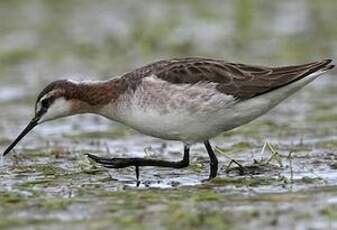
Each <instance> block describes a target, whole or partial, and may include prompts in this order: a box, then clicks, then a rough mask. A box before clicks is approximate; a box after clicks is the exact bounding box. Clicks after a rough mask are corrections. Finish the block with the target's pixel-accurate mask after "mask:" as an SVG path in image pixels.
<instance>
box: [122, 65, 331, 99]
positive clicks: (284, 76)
mask: <svg viewBox="0 0 337 230" xmlns="http://www.w3.org/2000/svg"><path fill="white" fill-rule="evenodd" d="M330 62H331V60H329V59H327V60H324V61H318V62H312V63H308V64H304V65H294V66H284V67H265V66H255V65H245V64H237V63H232V62H225V61H223V60H216V59H209V58H180V59H170V60H163V61H158V62H155V63H152V64H149V65H146V66H144V67H141V68H138V69H136V70H134V71H132V72H129V73H127V74H125V75H124V76H123V78H124V79H127V81H128V82H129V83H131V84H130V85H131V87H132V88H136V86H137V85H138V84H139V82H140V81H141V79H142V78H144V77H147V76H149V75H155V76H156V77H158V78H160V79H162V80H165V81H167V82H170V83H173V84H196V83H199V82H210V83H215V84H217V86H216V87H217V90H218V91H219V92H222V93H224V94H228V95H233V96H234V97H236V98H238V99H241V100H244V99H249V98H252V97H255V96H257V95H260V94H263V93H266V92H269V91H272V90H274V89H276V88H279V87H282V86H285V85H287V84H290V83H292V82H294V81H296V80H299V79H301V78H303V77H305V76H308V75H309V74H311V73H313V72H316V71H318V70H320V69H323V68H332V67H333V66H332V65H328V64H329V63H330Z"/></svg>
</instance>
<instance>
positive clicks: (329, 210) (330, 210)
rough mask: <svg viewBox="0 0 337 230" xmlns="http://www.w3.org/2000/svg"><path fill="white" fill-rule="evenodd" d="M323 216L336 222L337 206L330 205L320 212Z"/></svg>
mask: <svg viewBox="0 0 337 230" xmlns="http://www.w3.org/2000/svg"><path fill="white" fill-rule="evenodd" d="M320 212H321V214H322V215H323V216H326V217H328V218H329V219H333V220H336V219H337V205H336V204H331V205H328V206H326V207H324V208H322V209H321V210H320Z"/></svg>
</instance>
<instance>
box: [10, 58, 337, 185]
mask: <svg viewBox="0 0 337 230" xmlns="http://www.w3.org/2000/svg"><path fill="white" fill-rule="evenodd" d="M331 61H332V60H329V59H327V60H323V61H316V62H312V63H308V64H303V65H292V66H283V67H265V66H256V65H246V64H238V63H232V62H226V61H224V60H216V59H210V58H198V57H194V58H179V59H170V60H162V61H158V62H154V63H152V64H149V65H146V66H143V67H140V68H138V69H135V70H133V71H131V72H128V73H125V74H122V75H121V76H118V77H116V78H113V79H110V80H106V81H94V82H91V81H83V82H76V81H72V80H58V81H55V82H52V83H51V84H49V85H48V86H47V87H46V88H44V89H43V90H42V92H41V93H40V94H39V95H38V97H37V100H36V103H35V116H34V118H33V119H32V120H31V122H30V123H29V124H28V126H27V127H26V128H25V129H24V130H23V131H22V132H21V134H20V135H19V136H18V137H17V138H16V139H15V140H14V142H13V143H12V144H11V145H10V146H9V147H8V148H7V149H6V150H5V152H4V154H3V155H6V154H7V153H9V152H10V151H11V150H12V148H14V146H15V145H16V144H17V143H18V142H19V141H20V140H21V139H22V138H23V137H24V136H25V135H26V134H27V133H28V132H29V131H30V130H32V129H33V128H34V127H35V126H37V125H39V124H41V123H44V122H46V121H51V120H54V119H57V118H61V117H66V116H70V115H75V114H81V113H93V114H98V115H101V116H103V117H106V118H108V119H111V120H113V121H117V122H120V123H122V124H124V125H127V126H129V127H131V128H133V129H135V130H137V131H139V132H140V133H143V134H146V135H149V136H153V137H158V138H162V139H166V140H176V141H182V142H183V143H184V154H183V159H182V160H180V161H176V162H172V161H164V160H155V159H146V158H103V157H98V156H95V155H92V154H87V155H88V157H89V158H91V159H92V160H94V161H95V162H97V163H99V164H101V165H103V166H105V167H107V168H124V167H129V166H135V167H136V176H137V181H138V177H139V167H140V166H160V167H171V168H183V167H187V166H188V165H189V152H190V146H191V145H192V144H194V143H197V142H203V143H204V145H205V147H206V150H207V152H208V155H209V158H210V173H209V179H211V178H214V177H216V176H217V172H218V160H217V157H216V155H215V154H214V152H213V150H212V147H211V145H210V143H209V139H211V138H212V137H215V136H217V135H218V134H219V133H221V132H224V131H228V130H231V129H233V128H236V127H239V126H241V125H244V124H246V123H248V122H250V121H252V120H254V119H256V118H257V117H259V116H261V115H263V114H265V113H266V112H267V111H269V110H270V109H272V108H273V107H275V106H276V105H277V104H279V103H280V102H281V101H283V100H284V99H285V98H287V97H289V96H290V95H292V94H294V93H295V92H296V91H298V90H299V89H301V88H302V87H303V86H305V85H307V84H308V83H310V82H312V81H313V80H314V79H316V78H317V77H318V76H319V75H321V74H323V73H325V72H326V71H328V70H329V69H332V68H333V67H334V66H333V65H331V64H330V63H331Z"/></svg>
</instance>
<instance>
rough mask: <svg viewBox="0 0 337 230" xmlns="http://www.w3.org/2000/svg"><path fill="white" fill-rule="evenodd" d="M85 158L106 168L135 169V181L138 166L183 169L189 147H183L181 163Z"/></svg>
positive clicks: (188, 154) (186, 162) (141, 159)
mask: <svg viewBox="0 0 337 230" xmlns="http://www.w3.org/2000/svg"><path fill="white" fill-rule="evenodd" d="M87 156H88V157H89V158H90V159H92V160H94V161H95V162H97V163H99V164H101V165H102V166H104V167H106V168H125V167H130V166H135V167H136V177H137V181H138V178H139V166H158V167H169V168H184V167H187V166H188V165H189V163H190V146H189V145H185V146H184V157H183V159H182V160H181V161H176V162H175V161H164V160H154V159H144V158H138V157H137V158H119V157H118V158H104V157H98V156H95V155H92V154H87Z"/></svg>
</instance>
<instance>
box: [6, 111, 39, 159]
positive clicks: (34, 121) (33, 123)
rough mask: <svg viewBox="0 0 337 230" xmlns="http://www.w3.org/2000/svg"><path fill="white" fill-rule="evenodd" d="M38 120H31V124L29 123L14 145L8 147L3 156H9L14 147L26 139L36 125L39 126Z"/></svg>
mask: <svg viewBox="0 0 337 230" xmlns="http://www.w3.org/2000/svg"><path fill="white" fill-rule="evenodd" d="M37 122H38V119H35V118H34V119H33V120H31V122H29V124H28V125H27V127H26V128H25V129H24V130H23V131H22V132H21V133H20V135H19V136H18V137H17V138H16V139H15V140H14V141H13V143H12V144H11V145H10V146H8V148H7V149H6V150H5V152H4V153H3V155H4V156H5V155H7V154H8V153H9V152H10V151H11V150H12V149H13V148H14V147H15V145H16V144H17V143H18V142H19V141H20V140H21V139H22V138H23V137H24V136H26V134H27V133H29V131H30V130H32V129H33V128H34V127H35V126H36V125H37Z"/></svg>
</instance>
